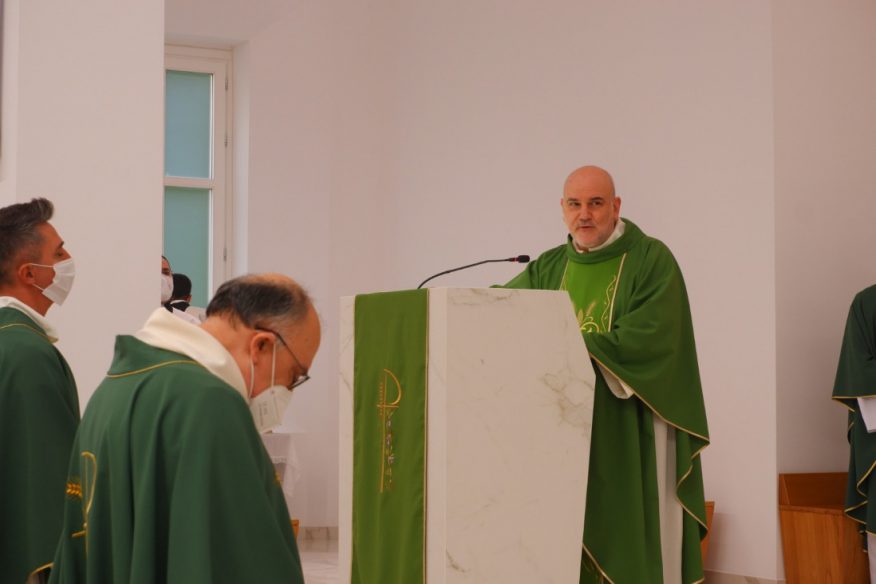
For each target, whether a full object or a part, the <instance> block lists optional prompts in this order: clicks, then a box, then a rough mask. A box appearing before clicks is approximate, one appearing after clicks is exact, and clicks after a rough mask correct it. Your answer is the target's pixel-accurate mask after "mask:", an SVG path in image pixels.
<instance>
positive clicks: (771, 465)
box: [387, 1, 778, 578]
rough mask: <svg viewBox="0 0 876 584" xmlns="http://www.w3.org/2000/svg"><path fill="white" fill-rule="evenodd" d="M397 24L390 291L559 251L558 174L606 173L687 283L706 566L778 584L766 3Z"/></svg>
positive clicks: (409, 13) (526, 8)
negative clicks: (703, 419) (703, 425)
mask: <svg viewBox="0 0 876 584" xmlns="http://www.w3.org/2000/svg"><path fill="white" fill-rule="evenodd" d="M402 14H403V16H402V23H401V24H400V28H401V30H404V31H405V35H404V38H403V40H402V41H401V46H402V47H403V49H401V50H398V51H397V52H396V54H397V55H399V58H398V60H399V64H398V67H399V81H398V83H399V95H398V97H397V100H396V104H397V107H398V108H399V116H398V119H397V126H396V133H397V135H398V136H399V138H398V139H397V148H396V153H395V160H394V166H395V169H396V172H397V173H398V186H397V188H396V189H395V190H394V191H393V202H392V205H391V207H392V208H393V209H394V211H395V216H394V219H395V225H396V227H395V228H394V229H393V230H392V232H391V233H392V235H393V237H394V241H395V243H396V245H397V246H398V249H399V252H398V253H396V254H393V256H392V258H393V260H394V263H393V268H392V269H391V271H390V273H391V274H393V277H391V278H390V279H389V280H388V282H387V284H388V286H387V287H388V288H393V287H402V286H409V285H410V284H411V282H415V281H417V276H419V274H421V273H423V272H424V271H426V272H429V271H432V270H433V269H434V270H437V269H439V268H440V267H442V266H445V265H453V264H462V263H466V262H467V261H468V260H476V259H478V258H480V257H490V256H498V257H501V256H502V255H513V254H516V253H519V252H529V253H533V254H536V253H538V252H539V251H541V250H544V249H545V248H547V247H549V246H553V245H557V244H558V243H561V242H562V241H563V236H564V230H563V226H562V223H561V214H560V209H559V198H560V196H561V186H562V181H563V179H564V178H565V175H566V174H567V173H568V172H569V171H571V170H572V169H573V168H575V167H576V166H578V165H580V164H584V163H597V164H602V165H604V166H605V167H606V168H608V169H610V170H611V171H612V172H613V173H614V174H615V177H616V180H617V184H618V189H619V193H620V194H621V195H622V196H623V197H624V203H623V208H622V214H624V215H626V216H628V217H630V218H631V219H632V220H634V221H636V222H637V223H638V224H639V225H640V226H641V227H643V229H645V231H646V232H648V233H651V234H653V235H655V236H657V237H660V238H662V239H663V240H664V241H666V243H668V244H669V245H670V247H671V248H672V249H673V250H674V251H675V253H676V256H677V258H678V261H679V263H680V264H681V266H682V269H683V270H684V273H685V275H686V279H687V284H688V288H689V293H690V297H691V305H692V310H693V316H694V324H695V327H696V334H697V340H698V348H699V355H700V363H701V370H702V375H703V386H704V391H705V399H706V405H707V409H708V413H709V423H710V428H711V436H712V440H713V445H712V446H711V447H710V448H709V449H707V450H706V452H705V454H704V456H703V460H704V467H705V475H706V494H707V497H708V498H711V499H715V500H716V502H717V509H716V512H717V515H716V519H715V531H714V535H713V539H712V541H711V547H710V557H709V567H710V568H711V569H714V570H718V571H724V572H732V573H737V574H746V575H752V576H763V577H770V578H774V577H776V550H777V545H778V544H777V521H776V506H775V504H776V502H775V491H776V487H775V476H776V458H775V389H774V388H775V364H774V359H775V344H774V342H775V338H774V313H773V310H774V306H773V299H774V290H773V277H774V273H773V269H774V268H773V238H774V226H773V221H774V215H773V207H772V188H773V163H772V162H773V161H772V151H773V140H772V122H773V120H772V93H771V75H772V71H771V65H770V59H769V55H770V51H771V31H770V12H769V6H768V5H765V4H764V3H762V2H754V1H752V2H719V3H701V2H694V1H691V2H671V3H659V4H658V3H651V2H635V3H631V2H626V3H622V4H618V3H614V4H602V3H581V2H571V1H570V2H551V3H547V4H545V5H542V6H541V7H540V9H539V10H538V11H533V10H531V7H530V5H528V4H526V3H511V4H508V3H506V2H480V3H474V4H472V3H468V2H455V3H439V4H435V3H431V4H423V5H420V4H417V5H410V4H408V5H406V9H402ZM743 169H744V170H743ZM403 244H404V245H403ZM425 266H429V269H425V268H424V267H425ZM511 273H512V270H511V268H510V267H502V268H495V269H494V271H491V272H488V271H486V270H484V271H482V272H475V271H472V272H468V273H464V274H459V275H455V276H452V277H448V278H446V279H444V280H442V284H451V283H453V284H459V285H485V284H488V283H491V282H494V281H497V280H499V281H501V280H503V279H506V278H507V277H508V276H509V275H510V274H511ZM740 420H745V421H746V431H745V432H740ZM752 452H756V453H757V455H756V456H751V453H752ZM742 469H745V470H744V472H741V470H742Z"/></svg>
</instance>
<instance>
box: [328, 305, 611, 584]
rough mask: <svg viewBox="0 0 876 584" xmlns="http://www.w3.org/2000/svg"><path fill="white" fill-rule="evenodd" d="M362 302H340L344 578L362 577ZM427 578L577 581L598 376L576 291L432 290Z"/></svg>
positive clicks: (341, 546) (442, 580)
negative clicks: (358, 376) (355, 484)
mask: <svg viewBox="0 0 876 584" xmlns="http://www.w3.org/2000/svg"><path fill="white" fill-rule="evenodd" d="M353 310H354V299H353V298H345V299H343V300H342V303H341V322H342V330H341V335H340V339H341V357H340V368H341V374H340V380H339V382H340V427H341V429H340V448H341V454H340V461H341V471H340V478H341V485H340V511H339V520H340V524H341V525H340V530H339V532H340V542H339V574H340V581H349V577H348V576H349V560H350V551H351V550H350V547H349V546H350V541H349V537H350V521H351V519H352V509H351V507H350V502H351V500H352V485H351V481H352V371H353V351H354V347H353V343H352V338H353V330H352V329H353V322H354V318H353ZM429 310H430V313H429V379H428V383H429V389H428V391H429V406H428V407H429V423H428V437H427V439H428V470H427V550H426V551H427V561H426V565H427V572H428V573H427V581H428V582H429V583H430V584H439V583H454V584H456V583H459V584H462V583H469V582H470V583H481V582H507V583H514V582H521V583H523V582H527V583H529V582H540V583H550V582H572V581H577V573H578V569H579V562H580V553H581V533H582V531H583V523H584V498H585V493H586V488H587V466H588V465H587V461H588V456H589V451H590V427H591V426H590V425H591V419H592V413H593V388H594V373H593V370H592V367H591V365H590V360H589V358H588V353H587V349H586V347H585V346H584V341H583V340H582V338H581V335H580V331H579V329H578V326H577V322H576V321H575V316H574V311H573V309H572V305H571V302H570V301H569V298H568V295H566V294H564V293H561V292H554V291H533V290H504V289H452V288H451V289H448V288H433V289H431V290H430V297H429Z"/></svg>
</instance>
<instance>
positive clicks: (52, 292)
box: [30, 258, 76, 306]
mask: <svg viewBox="0 0 876 584" xmlns="http://www.w3.org/2000/svg"><path fill="white" fill-rule="evenodd" d="M30 265H32V266H37V267H39V268H53V269H54V270H55V277H54V278H52V283H51V284H49V285H48V286H46V287H45V288H40V287H39V286H37V285H36V284H34V287H35V288H38V289H39V290H40V291H42V293H43V296H45V297H46V298H48V299H49V300H51V301H52V302H54V303H55V304H57V305H58V306H60V305H62V304H64V300H66V299H67V295H68V294H70V290H72V289H73V280H74V279H75V277H76V266H75V265H74V264H73V258H67V259H66V260H62V261H60V262H58V263H57V264H54V265H52V266H47V265H45V264H34V263H31V264H30Z"/></svg>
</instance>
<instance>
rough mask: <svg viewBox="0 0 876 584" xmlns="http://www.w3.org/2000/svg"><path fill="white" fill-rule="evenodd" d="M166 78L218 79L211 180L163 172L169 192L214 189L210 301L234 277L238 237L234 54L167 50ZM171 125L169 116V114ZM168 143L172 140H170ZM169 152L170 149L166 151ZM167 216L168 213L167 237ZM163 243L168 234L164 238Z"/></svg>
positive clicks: (214, 91)
mask: <svg viewBox="0 0 876 584" xmlns="http://www.w3.org/2000/svg"><path fill="white" fill-rule="evenodd" d="M164 70H165V77H164V79H166V75H167V71H169V70H171V71H186V72H192V73H208V74H211V75H212V79H213V86H212V98H213V99H212V103H211V111H210V118H211V121H212V124H211V125H212V136H211V140H210V173H209V174H210V177H209V178H206V179H204V178H190V177H177V176H168V175H167V174H166V171H165V172H162V175H163V176H162V178H163V181H164V183H163V189H162V200H163V197H164V192H165V191H166V189H167V187H180V188H196V189H208V190H209V191H210V219H209V226H210V234H209V237H210V241H209V242H208V249H209V251H210V253H209V261H208V266H207V273H208V277H207V279H208V285H209V290H208V293H207V298H208V300H209V298H212V296H213V293H214V292H215V291H216V289H217V288H218V287H219V286H220V285H221V284H222V282H224V281H225V280H227V279H228V278H229V276H230V274H231V273H232V266H231V257H230V255H229V253H228V248H229V243H230V241H231V238H232V235H233V223H232V212H231V211H232V209H233V208H234V207H233V203H234V202H233V188H232V187H233V184H234V183H233V182H232V180H233V176H232V163H231V161H232V158H231V156H232V149H231V144H232V141H231V139H232V132H231V130H232V123H231V122H232V92H231V89H230V88H231V87H232V52H231V50H228V49H208V48H201V47H190V46H183V45H171V44H168V45H165V55H164ZM165 95H166V91H165ZM165 119H166V114H165ZM165 139H166V137H165ZM165 147H166V145H165ZM163 229H164V214H163V212H162V232H163ZM162 241H163V234H162Z"/></svg>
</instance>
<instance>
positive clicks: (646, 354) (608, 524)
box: [506, 219, 709, 584]
mask: <svg viewBox="0 0 876 584" xmlns="http://www.w3.org/2000/svg"><path fill="white" fill-rule="evenodd" d="M624 221H625V223H626V231H625V232H624V234H623V235H622V236H621V237H620V238H619V239H618V240H616V241H615V242H613V243H611V244H610V245H608V246H606V247H605V248H603V249H601V250H598V251H594V252H590V253H585V254H580V253H578V252H577V251H575V249H574V247H573V244H572V242H571V238H569V239H568V240H567V242H566V245H562V246H559V247H556V248H554V249H551V250H548V251H547V252H545V253H544V254H542V255H541V256H540V257H539V258H538V259H537V260H536V261H534V262H532V263H530V264H529V265H528V266H527V268H526V270H524V271H523V272H522V273H521V274H519V275H518V276H517V277H516V278H514V279H513V280H511V282H509V283H508V284H507V285H506V286H507V287H511V288H532V289H543V290H558V289H566V290H568V291H569V295H570V297H571V299H572V303H573V305H574V307H575V312H576V315H577V318H578V323H579V326H580V327H581V332H582V335H583V336H584V340H585V342H586V344H587V348H588V350H589V351H590V355H591V358H592V359H593V360H594V362H595V364H598V365H599V366H600V367H601V368H604V369H605V370H606V371H608V372H610V374H612V375H613V376H614V377H616V378H617V379H618V380H619V381H620V382H621V383H623V384H624V385H625V386H626V387H628V388H629V389H630V390H631V391H632V392H633V396H632V397H631V398H629V399H620V398H618V397H616V396H615V395H614V394H613V393H612V391H611V389H609V387H608V384H607V382H606V380H605V377H604V375H603V373H602V369H601V368H600V367H596V366H594V368H595V370H596V392H595V396H594V413H593V430H592V436H591V449H590V467H589V481H588V488H587V512H586V515H585V520H584V521H585V524H584V536H583V553H582V569H581V582H613V583H615V584H642V583H645V582H647V583H649V584H651V583H660V582H662V581H663V570H662V556H661V534H660V517H659V497H658V487H657V483H656V481H657V469H656V462H655V459H656V454H655V441H654V416H658V417H659V418H660V419H662V420H663V421H665V422H666V423H667V424H669V425H670V426H671V427H673V428H674V429H675V436H676V443H675V455H676V468H675V472H676V485H677V486H676V490H675V493H674V496H676V497H677V498H678V500H679V501H680V502H681V505H682V507H683V508H684V514H683V520H682V521H683V525H682V528H683V534H682V542H681V545H682V558H681V571H682V580H683V582H684V583H685V584H689V583H694V582H701V581H702V580H703V567H702V558H701V555H700V539H701V538H702V537H703V536H705V533H706V514H705V501H704V497H703V479H702V470H701V464H700V458H699V454H700V451H701V450H702V449H703V448H705V447H706V446H707V445H708V435H709V434H708V427H707V424H706V415H705V407H704V403H703V396H702V388H701V385H700V377H699V368H698V365H697V358H696V348H695V345H694V335H693V325H692V322H691V316H690V307H689V304H688V299H687V291H686V289H685V286H684V280H683V278H682V275H681V271H680V269H679V267H678V264H677V263H676V262H675V258H674V257H673V256H672V254H671V252H670V251H669V249H668V248H667V247H666V246H665V245H664V244H663V243H662V242H660V241H658V240H656V239H653V238H651V237H648V236H646V235H645V234H644V233H642V231H641V230H640V229H639V228H638V227H637V226H636V225H635V224H634V223H632V222H631V221H629V220H626V219H625V220H624ZM672 495H673V494H672V493H669V494H668V496H672ZM666 584H674V583H666Z"/></svg>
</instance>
